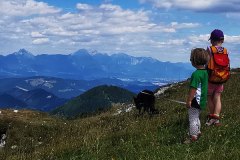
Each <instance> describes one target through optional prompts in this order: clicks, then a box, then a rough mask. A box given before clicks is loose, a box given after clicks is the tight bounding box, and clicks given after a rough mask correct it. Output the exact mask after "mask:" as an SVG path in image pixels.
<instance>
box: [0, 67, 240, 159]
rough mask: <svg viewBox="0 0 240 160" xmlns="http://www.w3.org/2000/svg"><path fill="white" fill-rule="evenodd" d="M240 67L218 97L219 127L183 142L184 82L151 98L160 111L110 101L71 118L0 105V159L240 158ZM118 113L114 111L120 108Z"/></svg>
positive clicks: (207, 129) (204, 129) (205, 130)
mask: <svg viewBox="0 0 240 160" xmlns="http://www.w3.org/2000/svg"><path fill="white" fill-rule="evenodd" d="M239 82H240V72H239V71H238V70H235V71H234V73H233V74H232V76H231V79H230V80H229V81H228V82H227V83H226V84H225V91H224V93H223V96H222V102H223V103H222V104H223V110H222V123H223V125H222V126H219V127H213V126H211V127H206V126H204V123H205V120H206V115H207V111H203V112H202V115H201V118H202V121H201V122H202V133H203V136H202V137H201V138H200V140H199V141H198V142H196V143H192V144H189V145H185V144H183V143H182V141H183V140H184V139H185V138H186V135H187V123H188V122H187V109H186V108H185V106H184V105H182V104H178V103H175V102H172V101H169V99H173V100H180V101H184V100H185V98H186V94H187V91H188V82H182V83H178V84H175V85H172V86H171V87H170V88H168V89H167V90H166V91H165V92H164V93H163V94H161V95H159V96H158V98H157V101H156V108H158V109H159V111H160V114H158V115H154V116H149V115H148V114H144V115H142V116H139V115H138V114H137V113H138V112H137V111H136V110H135V108H133V109H132V110H131V108H129V106H125V105H121V104H119V105H115V106H114V107H112V108H111V109H109V110H107V111H105V112H104V113H101V114H97V115H94V116H88V117H84V118H78V119H74V120H64V119H59V118H56V117H51V116H49V115H47V114H45V113H40V112H33V111H26V110H22V111H18V112H14V111H13V110H2V111H1V114H0V131H4V130H7V140H6V146H5V147H3V148H0V158H1V159H7V160H15V159H16V160H19V159H24V160H25V159H26V160H35V159H42V160H48V159H54V160H55V159H56V160H69V159H72V160H78V159H84V160H87V159H89V160H94V159H101V160H107V159H112V160H117V159H134V160H135V159H136V160H139V159H146V160H150V159H151V160H152V159H164V160H168V159H169V160H172V159H218V160H223V159H224V160H225V159H229V160H237V159H239V157H240V139H239V135H240V126H239V123H240V118H239V113H240V99H239V97H240V85H239ZM120 110H121V111H122V112H119V111H120Z"/></svg>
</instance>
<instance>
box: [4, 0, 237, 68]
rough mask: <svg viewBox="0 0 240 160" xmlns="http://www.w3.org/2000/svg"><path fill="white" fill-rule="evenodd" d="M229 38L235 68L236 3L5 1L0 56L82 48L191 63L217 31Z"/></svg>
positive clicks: (232, 0) (218, 0)
mask: <svg viewBox="0 0 240 160" xmlns="http://www.w3.org/2000/svg"><path fill="white" fill-rule="evenodd" d="M216 28H217V29H221V30H223V32H224V34H225V42H224V46H225V47H226V48H228V50H229V53H230V59H231V64H232V66H233V67H239V62H240V54H239V48H240V30H239V28H240V2H238V1H236V0H228V1H225V0H198V1H192V0H129V1H124V0H69V1H66V0H8V1H5V0H0V40H1V41H0V47H1V50H0V54H1V55H7V54H10V53H13V52H15V51H17V50H19V49H20V48H25V49H27V50H28V51H30V52H31V53H33V54H35V55H37V54H70V53H73V52H75V51H77V50H79V49H82V48H84V49H87V50H89V51H94V50H97V51H98V52H101V53H107V54H109V55H111V54H113V53H127V54H129V55H132V56H137V57H138V56H147V57H153V58H156V59H158V60H160V61H171V62H188V61H189V54H190V51H191V49H192V48H196V47H203V48H206V47H207V46H208V45H210V44H209V41H208V38H209V35H210V33H211V31H212V30H213V29H216Z"/></svg>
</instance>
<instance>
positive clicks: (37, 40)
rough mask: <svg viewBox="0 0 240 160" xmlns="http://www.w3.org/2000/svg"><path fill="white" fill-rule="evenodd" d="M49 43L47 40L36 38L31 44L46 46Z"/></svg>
mask: <svg viewBox="0 0 240 160" xmlns="http://www.w3.org/2000/svg"><path fill="white" fill-rule="evenodd" d="M48 42H49V39H48V38H38V39H34V40H33V41H32V44H46V43H48Z"/></svg>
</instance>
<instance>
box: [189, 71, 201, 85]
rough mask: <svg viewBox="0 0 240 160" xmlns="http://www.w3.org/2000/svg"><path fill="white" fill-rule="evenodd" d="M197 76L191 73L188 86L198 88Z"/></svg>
mask: <svg viewBox="0 0 240 160" xmlns="http://www.w3.org/2000/svg"><path fill="white" fill-rule="evenodd" d="M199 82H200V81H199V76H198V74H196V73H193V74H192V76H191V81H190V87H193V88H196V89H197V88H198V86H199Z"/></svg>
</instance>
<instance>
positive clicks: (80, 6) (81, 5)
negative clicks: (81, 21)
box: [77, 3, 92, 10]
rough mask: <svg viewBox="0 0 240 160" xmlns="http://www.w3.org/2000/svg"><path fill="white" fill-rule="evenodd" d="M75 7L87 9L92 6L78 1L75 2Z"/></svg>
mask: <svg viewBox="0 0 240 160" xmlns="http://www.w3.org/2000/svg"><path fill="white" fill-rule="evenodd" d="M77 9H79V10H89V9H92V6H90V5H88V4H82V3H78V4H77Z"/></svg>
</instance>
